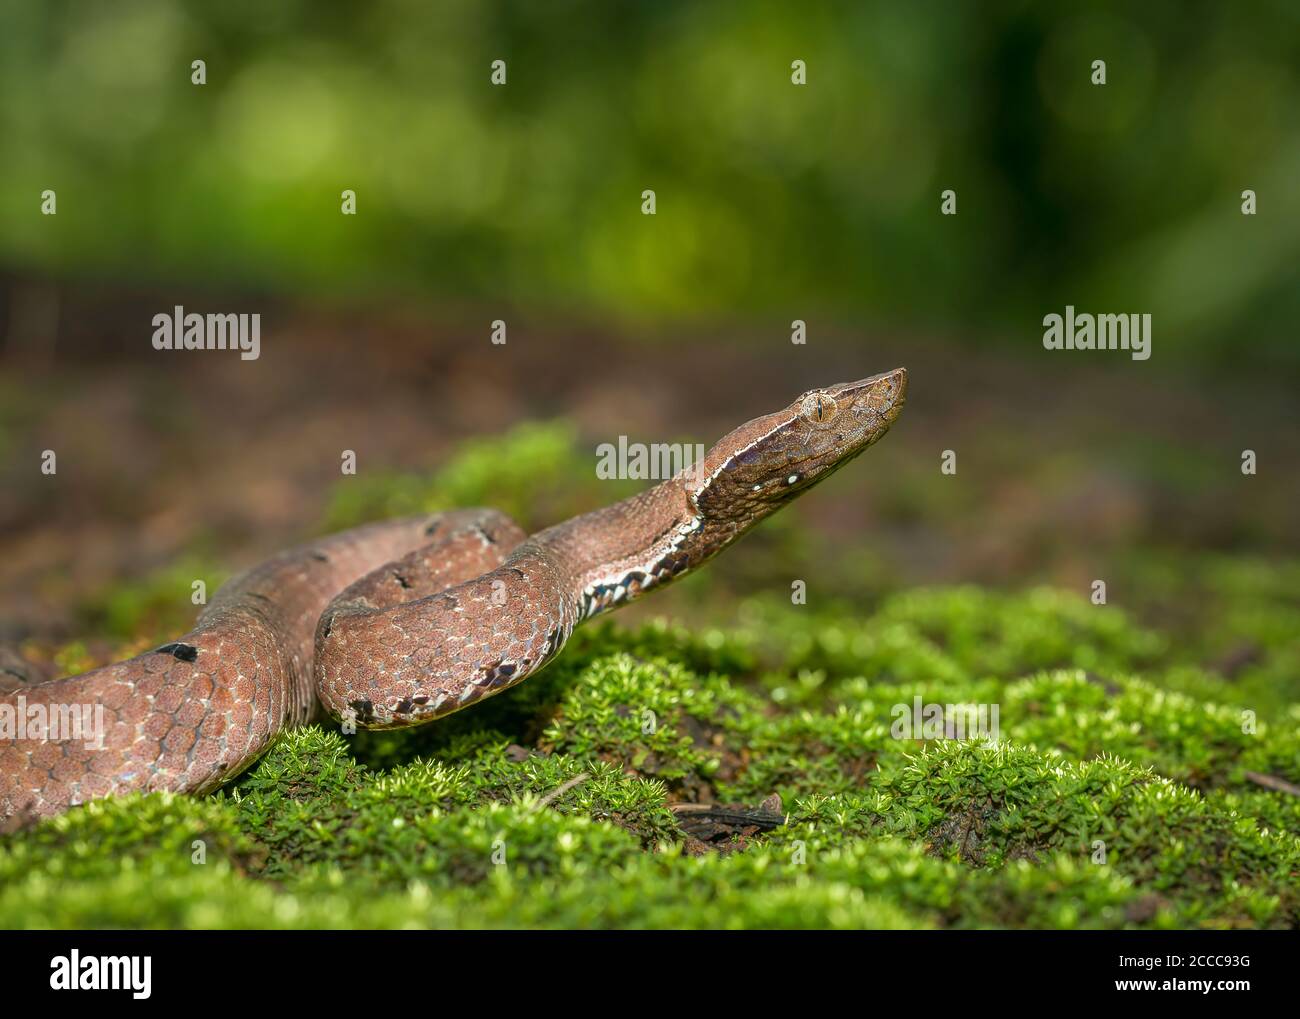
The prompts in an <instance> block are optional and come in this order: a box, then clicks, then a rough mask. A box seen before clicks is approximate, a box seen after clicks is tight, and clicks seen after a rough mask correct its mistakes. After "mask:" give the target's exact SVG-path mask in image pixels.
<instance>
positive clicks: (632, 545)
mask: <svg viewBox="0 0 1300 1019" xmlns="http://www.w3.org/2000/svg"><path fill="white" fill-rule="evenodd" d="M715 530H716V529H715V528H712V527H709V526H708V525H707V524H706V522H705V521H704V520H703V518H702V517H701V515H700V513H699V511H698V510H697V509H696V507H695V506H694V504H693V503H692V502H691V500H690V499H689V498H688V496H687V494H686V489H685V486H684V484H683V482H682V479H681V478H680V477H676V478H671V479H669V480H667V481H664V482H663V483H661V484H659V485H656V486H655V487H654V488H651V489H648V490H646V491H644V492H640V493H638V494H637V495H634V496H632V497H631V498H630V499H624V500H623V501H622V502H618V503H615V504H614V505H612V506H606V507H604V508H603V509H599V510H595V511H593V512H591V513H585V514H583V515H581V516H578V517H574V518H573V519H572V520H567V521H565V522H564V523H562V524H559V525H557V526H555V527H551V528H548V529H547V530H545V531H541V532H539V533H538V534H536V535H534V536H533V537H532V538H530V539H529V540H528V541H527V542H525V543H524V545H523V546H521V547H520V549H519V550H518V552H517V553H516V555H520V556H530V555H538V554H540V555H543V556H545V557H546V558H547V559H548V560H550V561H551V562H552V563H553V564H554V565H555V566H557V567H559V570H560V572H561V573H562V574H563V575H564V576H565V577H566V578H567V585H568V586H569V591H568V594H569V595H570V597H572V599H573V604H574V608H575V613H574V614H575V616H576V621H582V620H585V619H590V618H592V617H593V616H597V615H599V614H600V613H602V612H607V611H609V610H610V609H613V608H617V607H618V606H620V605H623V604H625V603H627V602H629V601H632V600H633V599H635V598H638V597H640V596H641V595H642V594H644V593H645V592H646V591H649V590H650V589H651V588H655V587H660V586H662V585H664V584H666V583H668V582H669V581H671V580H674V579H676V578H677V577H680V576H681V575H682V574H684V573H686V572H687V571H689V570H691V569H693V568H694V567H696V566H698V565H700V564H701V563H703V562H705V561H706V560H707V559H709V558H710V557H711V556H713V555H714V554H716V553H717V552H718V551H720V550H721V549H722V548H723V547H724V546H725V545H726V544H727V543H728V542H727V539H725V538H724V537H723V536H722V535H719V534H716V533H715ZM507 565H508V564H507Z"/></svg>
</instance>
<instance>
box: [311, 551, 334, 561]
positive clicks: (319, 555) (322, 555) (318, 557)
mask: <svg viewBox="0 0 1300 1019" xmlns="http://www.w3.org/2000/svg"><path fill="white" fill-rule="evenodd" d="M311 557H312V558H313V559H315V560H316V561H317V562H318V563H327V562H329V561H330V557H329V556H327V555H326V554H325V553H324V552H313V553H312V554H311Z"/></svg>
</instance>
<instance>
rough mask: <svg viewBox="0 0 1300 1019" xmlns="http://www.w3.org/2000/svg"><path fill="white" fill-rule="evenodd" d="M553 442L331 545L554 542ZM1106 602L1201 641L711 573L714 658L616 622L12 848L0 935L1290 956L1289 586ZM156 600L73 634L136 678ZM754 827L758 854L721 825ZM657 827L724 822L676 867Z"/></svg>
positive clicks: (507, 445) (1248, 578)
mask: <svg viewBox="0 0 1300 1019" xmlns="http://www.w3.org/2000/svg"><path fill="white" fill-rule="evenodd" d="M569 441H570V440H569V438H568V437H567V436H566V435H564V434H563V433H561V432H557V431H547V430H545V429H542V430H537V429H531V430H527V431H525V432H523V433H520V434H516V435H515V436H514V437H512V438H510V439H508V440H506V441H505V442H504V443H503V444H501V445H498V446H495V447H494V446H491V445H486V446H477V447H474V448H472V449H470V450H469V451H467V452H466V454H465V455H463V456H462V457H460V458H458V459H457V460H456V461H455V462H454V463H452V464H451V465H449V467H448V468H446V469H445V470H444V471H443V472H440V473H439V475H438V476H436V477H434V478H431V479H411V478H389V479H381V480H378V481H376V482H374V483H371V484H370V485H369V487H367V488H365V489H361V488H359V487H357V488H353V489H351V490H348V491H347V493H346V494H345V495H341V497H340V500H339V501H338V502H337V503H336V504H335V506H334V507H333V508H332V509H331V510H330V513H329V525H330V526H346V525H348V524H350V523H353V522H355V521H357V520H359V519H363V518H365V517H367V516H379V515H384V514H387V513H391V512H400V511H403V510H405V509H409V508H414V507H417V506H431V505H436V504H439V503H440V502H442V501H444V500H445V501H447V502H476V503H487V504H498V505H500V504H502V503H503V501H508V499H509V493H511V492H514V493H517V492H518V491H520V489H521V488H523V487H524V486H526V485H529V484H532V485H534V486H535V485H537V484H539V483H540V482H539V480H538V479H541V478H545V479H550V483H552V485H553V487H551V488H549V489H544V491H548V492H550V493H551V494H550V496H548V497H547V498H548V499H549V502H548V504H547V505H545V507H544V508H543V510H541V511H539V512H543V513H544V514H545V515H546V516H547V517H549V518H551V519H554V518H555V517H557V516H559V515H561V514H563V513H564V512H567V511H569V510H570V509H571V507H569V506H568V505H566V504H565V500H566V499H575V500H580V499H581V498H583V491H582V488H581V485H579V484H577V482H576V481H575V482H574V483H572V484H560V483H558V482H557V481H556V479H558V480H559V481H563V480H564V478H565V477H566V475H565V471H566V470H567V469H568V467H569V466H570V465H569V464H568V462H567V460H566V459H565V458H566V455H567V454H566V453H565V452H564V450H565V448H566V444H568V443H569ZM485 462H489V463H493V464H494V465H495V466H494V469H493V470H491V471H482V470H480V469H479V467H480V465H481V464H482V463H485ZM529 465H531V466H529ZM575 470H576V468H575ZM574 477H575V478H576V477H577V475H576V473H575V475H574ZM501 478H504V479H505V480H504V481H503V482H501V484H502V491H501V492H496V491H494V490H493V486H494V485H496V484H497V479H501ZM606 491H607V490H605V489H602V493H605V492H606ZM574 492H576V493H577V494H574V495H571V494H569V493H574ZM507 508H513V509H515V510H516V511H517V512H519V511H520V507H517V506H510V505H507ZM534 511H536V510H535V507H534ZM528 514H529V508H528V507H524V508H523V510H522V513H521V515H523V516H524V517H525V519H526V520H527V519H528ZM530 522H531V521H530ZM773 524H774V525H776V524H777V521H773ZM791 533H794V532H793V531H790V532H785V531H782V530H781V527H780V525H777V526H775V527H774V528H773V529H772V530H771V531H770V532H769V534H768V535H767V536H766V537H765V538H763V539H762V540H764V541H766V542H768V546H767V547H768V548H769V550H770V549H776V550H777V551H779V550H780V549H781V547H782V545H783V542H784V541H785V540H786V539H785V537H784V535H788V534H791ZM799 554H803V553H802V552H800V553H799ZM1134 571H1135V575H1141V576H1142V577H1144V578H1145V581H1146V583H1145V584H1144V588H1143V589H1145V590H1148V591H1150V592H1153V595H1152V596H1153V598H1156V599H1158V598H1160V597H1162V596H1163V594H1164V593H1166V592H1167V591H1168V590H1170V589H1172V588H1173V587H1175V586H1179V585H1181V587H1180V589H1184V590H1185V589H1186V588H1187V586H1188V585H1194V586H1195V588H1196V590H1197V591H1198V592H1199V593H1198V597H1197V598H1196V599H1195V600H1194V606H1195V608H1194V611H1193V610H1189V611H1188V613H1186V618H1183V619H1179V620H1173V621H1172V622H1170V624H1169V626H1168V627H1158V628H1151V627H1150V626H1148V625H1143V624H1142V623H1139V622H1138V621H1136V620H1135V618H1134V614H1126V613H1125V612H1122V611H1120V610H1119V609H1117V608H1114V607H1107V606H1096V605H1093V604H1091V603H1090V602H1089V601H1088V600H1086V599H1085V598H1083V597H1081V596H1079V595H1076V594H1069V593H1065V592H1062V591H1059V590H1054V589H1049V588H1030V589H1026V590H1019V591H1010V592H1007V591H995V590H988V589H980V588H970V587H957V588H954V587H939V588H917V589H907V590H903V591H901V592H898V593H894V594H891V595H887V596H884V597H879V598H872V599H870V600H869V602H868V599H866V598H865V597H864V598H861V599H857V598H854V597H852V596H846V597H845V599H844V601H842V602H841V603H839V604H829V605H818V606H811V605H793V604H790V602H789V600H788V598H787V597H786V596H784V595H773V594H767V595H761V596H757V597H750V598H746V599H741V600H732V599H731V598H730V597H729V596H727V597H725V598H724V597H723V595H722V594H721V593H719V591H718V590H717V589H716V588H715V587H713V586H711V585H713V584H714V583H715V581H713V580H711V579H709V577H708V574H707V573H706V574H703V575H701V576H700V577H699V578H692V579H691V580H688V581H686V582H684V583H686V584H688V585H694V586H692V587H691V589H690V590H689V591H688V594H687V598H688V601H691V600H693V601H694V602H696V603H699V604H705V603H708V604H718V603H723V604H725V612H722V613H719V615H720V616H721V618H723V619H726V620H727V622H726V625H724V626H715V625H712V624H711V623H710V622H709V620H708V619H707V618H706V617H705V616H703V615H701V616H699V617H694V616H693V618H696V620H697V621H696V622H694V623H693V624H692V625H691V626H690V627H684V626H680V625H675V624H671V623H666V622H662V621H660V622H644V623H639V624H635V625H627V624H622V623H620V622H618V621H617V617H615V621H613V622H610V623H607V624H602V625H597V626H594V627H591V628H588V629H585V630H582V631H579V632H578V634H577V635H575V638H574V641H573V643H572V645H571V646H570V648H569V649H568V650H567V651H566V653H565V654H564V655H563V656H562V658H561V659H560V660H559V661H558V662H557V663H556V664H555V665H554V666H553V667H551V668H550V669H549V670H548V671H546V672H544V673H543V674H541V675H539V676H537V677H535V678H534V679H531V680H529V681H528V682H527V683H525V684H523V685H521V686H520V687H518V688H517V689H515V690H513V691H510V692H508V693H507V694H504V695H502V696H500V697H497V698H495V699H493V700H491V701H488V702H486V703H484V704H482V705H480V706H477V707H476V708H474V709H473V710H472V711H466V712H462V713H460V714H457V715H455V716H452V717H451V718H450V719H448V720H446V721H445V722H443V723H439V724H437V725H434V726H431V727H428V728H426V729H424V730H420V731H416V732H412V733H400V734H367V733H361V734H359V735H357V736H352V737H345V736H343V735H341V734H339V733H338V732H336V731H333V730H330V729H326V728H322V727H318V726H313V727H309V728H306V729H303V730H301V731H298V732H295V733H292V734H289V735H288V736H286V737H285V738H284V739H283V740H282V741H281V742H280V743H279V744H278V745H277V746H276V747H275V748H274V750H273V751H272V752H271V753H269V754H268V755H267V756H266V757H265V758H264V759H263V760H262V761H260V762H259V763H258V764H257V765H256V766H255V767H254V768H253V769H252V770H250V771H249V772H248V773H247V774H246V775H245V776H243V777H242V778H241V779H240V780H239V781H238V782H237V783H235V784H234V785H233V786H231V787H228V788H227V789H225V790H223V791H222V792H220V793H218V794H216V795H214V796H211V797H207V798H203V799H196V798H192V797H186V796H169V795H150V796H134V797H128V798H123V799H119V800H112V801H104V802H98V803H93V804H89V805H87V806H85V807H82V808H78V809H76V810H73V811H72V812H70V813H68V814H67V815H65V816H63V817H60V818H56V819H53V820H50V821H47V822H45V823H43V824H41V825H40V826H38V827H36V828H33V829H30V830H27V831H24V832H21V833H18V834H15V835H12V836H8V837H6V838H4V839H3V840H0V925H3V926H8V927H60V926H74V927H76V926H113V927H116V926H147V927H173V926H175V927H243V926H257V927H355V926H382V927H390V926H397V927H403V926H405V927H427V926H437V927H482V926H549V927H605V926H630V927H716V926H725V927H808V926H812V927H861V926H867V927H1295V926H1297V925H1300V874H1298V871H1300V795H1292V794H1290V793H1288V792H1286V791H1285V789H1286V786H1285V785H1278V781H1275V780H1280V782H1281V783H1289V784H1290V785H1291V786H1292V787H1295V786H1300V705H1297V703H1296V702H1297V701H1300V661H1298V660H1297V659H1298V658H1300V650H1298V649H1297V645H1296V636H1295V635H1296V634H1297V633H1300V606H1297V604H1296V600H1295V598H1296V592H1297V590H1300V584H1297V582H1296V581H1297V576H1298V573H1300V567H1297V566H1296V565H1295V564H1289V563H1260V562H1256V561H1252V560H1245V559H1231V558H1198V559H1196V560H1195V561H1193V562H1191V563H1186V562H1185V563H1183V566H1182V568H1180V570H1179V572H1178V573H1177V574H1176V576H1177V577H1178V578H1179V579H1178V581H1177V582H1175V581H1174V580H1172V579H1170V577H1171V574H1170V572H1169V569H1168V567H1167V563H1163V562H1161V561H1159V560H1157V559H1155V558H1152V559H1149V560H1147V561H1144V562H1142V563H1140V564H1138V565H1137V566H1136V567H1135V568H1134ZM185 575H186V576H187V577H188V576H192V575H194V574H193V571H186V572H185ZM179 583H180V582H179V581H178V584H179ZM1162 585H1164V586H1162ZM174 586H175V585H170V584H169V583H166V582H164V583H161V584H160V582H159V580H158V578H150V579H148V580H146V581H145V582H144V583H143V584H142V585H141V586H140V588H139V589H138V590H137V589H127V590H115V591H113V592H109V593H107V594H106V595H105V596H104V598H103V600H102V603H101V604H99V605H96V606H90V607H88V609H87V618H89V619H97V620H101V621H106V622H105V623H104V627H103V628H104V630H105V632H109V633H111V634H113V635H115V638H116V639H117V641H118V643H117V645H116V646H115V648H114V650H119V651H120V650H123V649H130V648H132V647H134V646H135V645H136V644H137V643H139V642H141V641H143V640H145V639H146V638H147V639H153V638H154V637H155V636H158V635H160V634H163V635H165V632H166V631H167V628H169V627H171V626H172V625H173V623H176V624H178V625H184V622H185V619H184V618H183V616H184V614H185V611H186V610H185V607H184V604H187V600H186V602H185V603H184V604H183V605H180V606H175V605H173V604H172V603H173V602H178V601H180V599H176V598H172V599H171V600H170V601H169V600H168V598H166V597H162V596H159V595H157V592H158V591H160V590H162V591H168V590H172V589H173V588H174ZM185 593H186V594H188V586H186V587H185ZM169 606H170V607H169ZM169 612H171V613H174V614H176V615H177V616H178V617H180V618H178V619H172V618H170V617H169V615H168V613H169ZM1206 620H1212V621H1213V625H1208V624H1206V623H1205V621H1206ZM1243 646H1245V647H1246V648H1247V649H1248V653H1243V652H1241V650H1240V649H1241V648H1242V647H1243ZM58 655H59V658H60V661H61V663H62V664H69V663H77V664H81V663H82V662H83V661H84V660H85V659H86V658H87V655H88V653H87V651H86V650H85V648H84V647H83V646H80V645H73V646H70V647H67V648H62V649H59V652H58ZM916 697H920V698H921V699H922V701H923V702H924V704H925V705H964V704H977V705H984V706H986V708H993V707H996V709H997V712H998V732H997V738H996V739H948V738H942V737H940V738H923V737H926V736H930V737H934V735H935V734H933V733H926V732H924V731H922V732H900V731H898V726H897V724H896V723H897V720H898V718H899V715H900V712H901V711H904V710H905V711H906V712H907V713H908V714H909V715H910V712H911V708H912V705H913V703H914V698H916ZM900 706H902V708H900ZM954 716H955V712H953V711H952V710H951V709H948V710H946V713H945V717H946V718H953V717H954ZM1268 781H1272V785H1273V787H1272V788H1270V787H1269V786H1268V785H1266V784H1262V783H1263V782H1268ZM774 794H775V795H776V796H779V798H780V802H781V808H780V810H781V813H783V814H784V815H785V817H784V823H782V824H779V825H776V826H772V825H771V824H763V823H759V822H758V821H757V820H755V821H754V823H746V821H745V820H744V817H746V816H747V817H749V818H751V819H754V818H757V817H758V816H759V815H758V813H753V812H754V811H756V810H757V808H758V807H759V805H760V803H762V802H763V801H767V803H768V806H770V805H771V804H772V802H773V801H771V800H770V797H771V796H773V795H774ZM681 804H697V805H698V804H717V805H727V806H730V807H733V808H736V809H737V810H742V811H750V812H751V813H750V814H748V815H743V816H742V817H741V819H740V820H735V819H734V818H733V820H732V821H731V822H729V823H725V824H719V825H715V826H714V827H713V828H712V829H711V830H710V831H709V832H708V834H706V835H701V834H700V832H699V830H698V829H696V828H693V827H692V826H691V824H690V823H689V822H688V821H687V820H686V815H684V814H682V813H681V812H680V811H678V810H674V809H673V808H674V807H678V806H680V805H681Z"/></svg>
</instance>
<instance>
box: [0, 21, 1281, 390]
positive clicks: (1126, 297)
mask: <svg viewBox="0 0 1300 1019" xmlns="http://www.w3.org/2000/svg"><path fill="white" fill-rule="evenodd" d="M196 59H202V60H204V61H206V63H207V76H208V77H207V84H206V85H203V86H196V85H192V84H191V82H190V74H191V71H190V65H191V61H193V60H196ZM496 59H504V60H505V61H506V62H507V68H508V71H507V74H508V78H507V84H506V85H504V86H499V87H498V86H493V85H492V84H491V83H490V81H489V74H490V65H491V62H492V61H493V60H496ZM796 59H800V60H804V61H805V62H806V64H807V69H808V70H807V76H808V78H807V85H805V86H796V85H793V84H792V83H791V79H790V74H791V70H790V68H791V62H792V61H793V60H796ZM1095 59H1104V60H1106V61H1107V66H1108V72H1107V73H1108V81H1107V84H1106V85H1105V86H1100V87H1099V86H1094V85H1092V84H1091V82H1090V73H1091V70H1090V65H1091V62H1092V61H1093V60H1095ZM1297 67H1300V8H1297V7H1296V5H1295V4H1294V3H1291V2H1289V0H1266V2H1263V3H1260V4H1256V5H1252V6H1251V7H1250V8H1249V9H1246V10H1243V9H1240V8H1237V7H1233V6H1231V5H1222V4H1215V3H1211V2H1209V0H1198V2H1193V3H1188V4H1174V3H1169V2H1158V3H1150V4H1141V5H1133V4H1127V3H1121V2H1118V0H1115V2H1101V3H1094V4H1091V5H1088V7H1087V9H1077V8H1074V7H1071V8H1069V9H1064V8H1060V7H1058V6H1055V5H1027V4H1024V3H1020V2H1018V0H994V2H990V3H983V4H963V5H956V4H954V5H944V6H941V7H932V6H928V5H920V6H903V5H898V4H891V3H886V2H883V0H877V2H867V3H858V2H854V3H850V2H842V3H827V2H811V3H801V4H797V5H791V4H779V3H776V2H774V0H773V2H749V3H735V4H707V3H706V4H701V3H694V2H686V0H669V2H664V3H656V4H608V3H599V2H597V0H561V2H556V3H548V4H535V3H527V2H512V0H439V2H437V3H434V4H428V3H423V2H417V0H379V2H374V3H368V4H365V5H353V4H340V3H322V2H307V0H229V2H225V3H221V4H211V3H204V2H201V0H130V2H123V3H115V4H101V3H94V2H87V0H49V2H38V0H18V2H11V3H7V4H5V5H3V7H0V138H3V139H4V148H5V157H4V159H3V160H0V220H2V221H3V222H4V224H5V226H4V230H3V232H2V233H0V258H2V259H3V260H4V261H5V262H8V263H10V265H12V266H14V267H18V268H20V269H22V270H24V271H28V270H32V269H39V270H49V271H86V270H91V271H95V272H99V273H107V274H110V275H112V276H116V277H118V278H123V279H126V280H129V281H131V282H137V281H149V280H159V279H173V280H174V279H180V280H185V281H191V282H192V281H196V280H201V281H203V283H204V284H205V285H208V286H213V287H219V286H238V287H247V288H254V289H262V290H276V291H284V290H288V291H294V290H304V291H309V292H316V293H330V294H335V293H344V294H348V293H350V294H353V295H364V296H367V297H373V296H376V295H379V296H382V295H385V294H400V293H412V292H418V293H421V294H429V295H432V296H434V297H436V298H440V299H448V298H450V299H454V300H458V301H491V302H493V303H494V304H496V305H500V304H502V303H503V302H505V303H515V304H519V305H527V306H530V307H542V308H545V307H559V308H563V309H566V310H568V309H574V308H578V309H591V310H593V311H595V312H596V313H597V314H600V315H602V316H603V317H605V318H606V319H608V318H611V317H612V318H618V317H621V316H626V317H634V318H637V319H657V320H674V319H678V318H692V317H709V318H717V319H723V320H731V321H736V320H750V321H752V320H755V319H760V318H761V319H762V320H765V321H768V322H769V323H770V329H771V330H772V333H773V335H774V336H775V335H778V334H781V333H782V332H783V330H784V329H786V328H787V327H788V323H789V321H790V319H792V318H794V317H804V318H810V319H811V318H815V317H816V316H817V315H824V316H827V317H828V318H833V317H850V316H851V317H854V318H857V319H862V318H867V319H876V320H880V321H892V322H903V323H906V324H909V325H917V326H938V327H940V328H943V327H950V328H951V331H953V332H955V333H957V334H959V336H960V337H961V338H963V339H965V340H967V341H971V340H973V339H975V338H979V337H991V336H995V335H1000V336H1004V337H1006V339H1007V340H1008V342H1013V343H1015V344H1017V345H1019V346H1022V347H1023V348H1024V349H1025V350H1027V351H1037V350H1040V349H1041V346H1040V338H1041V319H1042V316H1043V315H1044V314H1046V313H1048V312H1050V311H1060V310H1061V309H1062V307H1063V306H1064V305H1065V304H1067V303H1072V304H1075V305H1076V306H1078V307H1080V308H1081V309H1092V310H1110V311H1116V312H1124V311H1148V312H1151V313H1152V314H1153V316H1154V321H1155V332H1156V338H1155V346H1156V347H1157V348H1160V349H1161V351H1162V352H1161V353H1160V354H1158V355H1157V356H1158V357H1160V358H1161V360H1164V358H1165V357H1168V356H1169V355H1170V354H1172V353H1173V352H1175V351H1177V352H1180V353H1184V354H1188V355H1196V356H1198V357H1200V356H1208V357H1211V358H1213V357H1215V356H1217V357H1219V358H1227V357H1229V356H1231V357H1232V358H1233V359H1234V360H1236V361H1241V360H1243V359H1247V360H1248V359H1254V358H1260V359H1263V360H1265V361H1270V362H1281V361H1285V362H1287V363H1289V364H1290V365H1291V366H1293V367H1294V366H1296V365H1297V364H1300V351H1297V349H1296V345H1295V343H1294V323H1295V321H1296V320H1297V315H1298V313H1300V286H1297V281H1298V274H1297V271H1296V266H1297V265H1300V192H1297V190H1296V188H1295V187H1294V182H1295V181H1296V179H1297V178H1300V130H1297V126H1298V124H1297V120H1298V118H1300V102H1297V98H1298V97H1300V81H1298V80H1297ZM45 188H53V189H55V190H56V191H57V193H58V202H59V206H58V209H59V211H58V215H57V216H56V217H45V216H42V215H40V214H39V196H40V193H41V191H42V190H43V189H45ZM345 188H351V189H353V190H355V191H356V193H357V196H358V198H357V201H358V208H359V214H358V215H356V216H355V217H352V216H347V217H345V216H342V215H340V214H339V203H340V193H341V191H342V190H343V189H345ZM646 188H651V189H654V190H655V191H656V193H657V204H658V212H657V215H656V216H654V217H653V218H651V217H645V216H642V215H641V212H640V204H641V192H642V190H643V189H646ZM946 188H952V189H954V190H955V191H956V192H957V196H958V214H957V216H955V217H947V216H941V215H939V204H940V198H939V195H940V192H941V191H942V190H943V189H946ZM1247 188H1250V189H1253V190H1255V191H1256V192H1257V193H1258V196H1259V199H1258V200H1259V214H1258V215H1256V216H1253V217H1246V216H1243V215H1241V213H1240V203H1241V197H1240V196H1241V192H1242V191H1243V190H1244V189H1247ZM823 321H824V320H823ZM1246 341H1248V342H1246Z"/></svg>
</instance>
